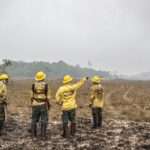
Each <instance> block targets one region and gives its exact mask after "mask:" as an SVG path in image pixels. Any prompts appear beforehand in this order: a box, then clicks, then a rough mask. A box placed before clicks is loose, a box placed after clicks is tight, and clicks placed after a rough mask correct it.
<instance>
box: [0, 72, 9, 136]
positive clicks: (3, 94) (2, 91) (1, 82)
mask: <svg viewBox="0 0 150 150" xmlns="http://www.w3.org/2000/svg"><path fill="white" fill-rule="evenodd" d="M7 83H8V75H7V74H2V75H0V135H1V134H2V129H3V126H4V122H5V119H6V113H5V112H6V107H7V86H6V85H7Z"/></svg>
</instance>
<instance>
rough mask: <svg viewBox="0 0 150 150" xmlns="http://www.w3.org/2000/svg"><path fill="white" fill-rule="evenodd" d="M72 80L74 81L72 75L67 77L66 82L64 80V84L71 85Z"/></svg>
mask: <svg viewBox="0 0 150 150" xmlns="http://www.w3.org/2000/svg"><path fill="white" fill-rule="evenodd" d="M72 80H73V77H71V76H70V75H65V76H64V80H63V84H66V83H69V82H71V81H72Z"/></svg>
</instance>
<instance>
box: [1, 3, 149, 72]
mask: <svg viewBox="0 0 150 150" xmlns="http://www.w3.org/2000/svg"><path fill="white" fill-rule="evenodd" d="M149 28H150V1H149V0H0V52H1V54H0V59H2V58H9V59H14V60H24V61H36V60H38V61H39V60H42V61H49V62H53V61H59V60H64V61H66V62H67V63H69V64H74V65H75V64H79V65H80V66H88V61H90V62H91V63H90V64H91V66H92V67H94V68H98V69H103V70H110V71H117V72H119V73H122V74H133V73H137V72H148V71H150V69H149V68H150V67H149V64H150V59H149V58H150V50H149V49H150V29H149Z"/></svg>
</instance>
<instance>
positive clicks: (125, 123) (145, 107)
mask: <svg viewBox="0 0 150 150" xmlns="http://www.w3.org/2000/svg"><path fill="white" fill-rule="evenodd" d="M31 83H32V82H31V81H11V82H10V85H9V105H8V119H7V123H6V127H5V131H4V134H3V136H2V137H1V138H0V149H2V150H7V149H8V150H19V149H20V150H22V149H23V150H45V149H47V150H63V149H64V150H67V149H68V150H70V149H72V150H74V149H81V150H82V149H89V150H91V149H93V150H99V149H100V150H110V149H112V150H113V149H114V150H144V149H147V150H149V149H150V123H149V121H150V103H149V101H150V95H149V91H150V82H144V81H143V82H142V81H139V82H138V81H105V82H104V88H105V99H106V102H105V108H104V113H103V115H104V123H103V128H102V129H96V130H92V129H91V114H90V108H89V107H88V88H89V83H87V84H86V85H85V86H84V87H83V88H82V89H81V91H80V92H79V94H78V98H77V99H78V105H79V108H78V110H77V123H78V129H77V134H76V136H75V138H69V139H68V140H66V139H63V138H62V137H61V122H60V121H61V111H60V107H59V106H57V105H56V104H55V102H54V97H55V92H56V89H57V88H58V87H59V85H60V82H59V81H49V83H50V85H51V89H52V100H51V104H52V108H51V110H50V112H49V126H48V140H47V141H40V140H37V141H34V142H33V141H32V139H31V137H30V132H29V129H30V122H31V118H30V116H31V107H30V89H31Z"/></svg>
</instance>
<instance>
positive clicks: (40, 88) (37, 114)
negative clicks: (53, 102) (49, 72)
mask: <svg viewBox="0 0 150 150" xmlns="http://www.w3.org/2000/svg"><path fill="white" fill-rule="evenodd" d="M45 79H46V74H45V73H44V72H42V71H40V72H37V74H36V75H35V83H34V84H33V85H32V98H31V103H32V123H31V132H32V137H33V138H36V137H37V123H38V122H39V121H40V123H41V138H42V139H43V140H44V139H46V130H47V124H48V110H49V107H50V103H49V98H50V97H49V96H50V95H49V94H48V93H49V88H48V84H47V83H46V81H45Z"/></svg>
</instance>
